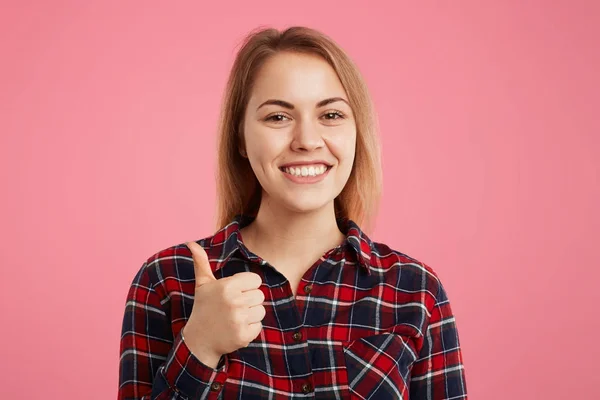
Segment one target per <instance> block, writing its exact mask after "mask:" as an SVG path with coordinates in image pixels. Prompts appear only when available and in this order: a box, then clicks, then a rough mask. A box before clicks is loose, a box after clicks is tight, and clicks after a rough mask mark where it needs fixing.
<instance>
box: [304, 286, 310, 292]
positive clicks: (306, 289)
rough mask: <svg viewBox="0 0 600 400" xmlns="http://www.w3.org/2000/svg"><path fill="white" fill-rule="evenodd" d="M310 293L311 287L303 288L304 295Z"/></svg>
mask: <svg viewBox="0 0 600 400" xmlns="http://www.w3.org/2000/svg"><path fill="white" fill-rule="evenodd" d="M310 292H312V285H306V286H304V293H307V294H308V293H310Z"/></svg>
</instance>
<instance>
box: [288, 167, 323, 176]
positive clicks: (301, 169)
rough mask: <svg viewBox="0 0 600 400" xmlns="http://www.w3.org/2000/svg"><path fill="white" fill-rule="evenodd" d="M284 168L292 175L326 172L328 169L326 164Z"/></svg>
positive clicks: (316, 174) (315, 174) (313, 174)
mask: <svg viewBox="0 0 600 400" xmlns="http://www.w3.org/2000/svg"><path fill="white" fill-rule="evenodd" d="M283 170H284V171H285V172H287V173H288V174H290V175H294V176H303V177H304V176H318V175H321V174H324V173H325V171H327V167H326V166H324V165H317V166H315V165H311V166H308V167H285V168H284V169H283Z"/></svg>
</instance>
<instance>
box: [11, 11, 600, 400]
mask: <svg viewBox="0 0 600 400" xmlns="http://www.w3.org/2000/svg"><path fill="white" fill-rule="evenodd" d="M357 3H359V2H357ZM367 3H368V4H369V5H367ZM597 4H598V3H597V2H594V1H588V2H580V1H555V2H544V1H529V2H521V1H488V2H481V1H458V2H418V4H417V2H398V1H389V2H385V3H383V2H360V4H357V5H353V4H351V2H348V1H345V2H339V3H337V4H328V3H324V2H322V1H302V2H296V3H295V4H292V3H289V2H285V4H283V5H282V3H280V2H274V1H260V2H244V1H236V2H214V3H212V4H208V3H206V2H158V1H150V2H148V1H144V2H135V1H129V2H122V1H119V2H117V1H110V2H107V1H86V2H83V1H80V2H77V1H72V2H67V1H53V2H45V1H37V2H34V1H13V2H3V3H2V5H1V6H0V7H1V11H0V32H1V36H0V46H1V47H0V50H1V54H2V62H1V63H0V73H1V79H2V82H1V90H0V117H1V119H0V132H1V142H0V155H1V158H0V159H1V162H2V165H1V169H0V174H1V176H2V197H1V201H2V207H0V210H1V211H0V212H1V213H2V215H1V220H2V223H1V227H2V231H1V234H2V237H1V243H2V279H1V280H0V282H1V283H0V285H1V290H0V295H1V296H2V297H1V298H0V300H1V304H2V317H3V323H2V328H1V329H0V335H1V336H0V339H1V340H2V346H0V348H1V350H0V352H1V353H0V359H1V360H2V362H1V365H2V367H1V368H2V373H1V374H0V380H2V382H1V385H0V398H2V399H42V398H44V399H82V398H85V399H97V400H100V399H109V398H115V396H116V390H117V379H118V375H117V372H118V357H119V354H118V351H119V337H120V329H121V321H122V316H123V310H124V305H125V304H124V301H125V296H126V294H127V289H128V287H129V285H130V283H131V280H132V278H133V276H134V274H135V273H136V272H137V270H138V269H139V267H140V266H141V264H142V263H143V261H144V260H145V259H146V258H147V257H149V256H150V255H151V254H153V253H154V252H156V251H158V250H161V249H164V248H166V247H168V246H171V245H174V244H178V243H182V242H183V241H186V240H195V239H199V238H201V237H204V236H208V235H210V234H211V233H213V225H212V221H213V206H214V194H215V191H214V181H213V173H214V162H215V154H214V144H215V128H216V122H217V114H218V107H219V102H220V99H221V94H222V89H223V87H224V84H225V80H226V76H227V73H228V70H229V68H230V66H231V63H232V60H233V56H234V52H235V49H236V45H237V44H238V42H239V41H240V39H241V38H242V37H243V36H244V34H245V33H246V32H248V31H249V30H251V29H252V28H255V27H256V26H258V25H272V26H275V27H277V28H283V27H287V26H290V25H296V24H300V25H307V26H311V27H315V28H317V29H320V30H322V31H324V32H325V33H327V34H329V35H331V36H332V37H333V38H334V39H335V40H337V41H338V42H339V43H340V44H341V45H342V46H343V47H344V48H345V49H346V50H347V51H348V52H349V53H350V55H351V56H352V57H353V58H354V59H355V60H356V62H357V64H358V65H359V67H360V68H361V70H362V71H363V73H364V75H365V77H366V79H367V82H368V84H369V87H370V89H371V91H372V95H373V97H374V99H375V103H376V106H377V110H378V113H379V116H380V124H381V140H382V142H383V146H384V147H383V149H384V150H383V152H384V154H383V160H384V172H385V193H384V200H383V204H382V209H381V215H380V218H379V220H378V221H379V222H378V225H377V229H376V231H375V232H374V233H373V235H371V236H372V237H373V238H374V239H376V240H378V241H383V242H386V243H388V244H390V245H391V246H392V247H394V248H396V249H398V250H400V251H402V252H405V253H407V254H409V255H411V256H413V257H415V258H417V259H420V260H421V261H423V262H426V263H428V264H429V265H431V266H432V267H433V268H434V269H435V270H436V271H437V272H438V274H439V275H440V277H441V278H442V282H444V284H445V286H446V287H447V290H448V293H449V296H450V300H451V303H452V304H453V308H454V310H455V314H456V319H457V323H458V327H459V332H460V337H461V341H462V345H463V351H464V359H465V363H466V369H467V384H468V388H469V394H470V398H472V399H487V400H495V399H505V398H512V399H542V398H543V399H552V400H554V399H598V398H600V386H598V384H597V382H598V381H597V379H598V378H597V375H598V371H599V370H600V366H599V361H598V359H599V356H600V350H599V349H600V346H599V344H598V343H599V342H598V332H599V329H600V324H599V322H598V321H599V313H598V309H597V303H598V301H599V300H600V299H599V296H598V283H597V280H598V278H599V277H600V276H599V273H598V267H600V257H599V256H598V252H597V250H598V249H597V246H598V237H599V233H600V223H599V222H600V221H599V219H600V218H599V213H598V201H599V199H598V194H599V185H598V168H599V166H598V161H597V160H598V149H599V148H600V143H599V142H600V140H599V137H598V136H599V129H600V124H599V119H598V110H599V109H600V104H599V101H598V90H599V88H600V85H599V83H600V82H599V73H598V71H600V60H599V58H600V57H599V54H600V52H599V51H598V49H599V48H600V40H599V38H600V30H599V28H598V26H599V24H600V21H599V18H598V16H599V15H600V9H599V7H598V5H597Z"/></svg>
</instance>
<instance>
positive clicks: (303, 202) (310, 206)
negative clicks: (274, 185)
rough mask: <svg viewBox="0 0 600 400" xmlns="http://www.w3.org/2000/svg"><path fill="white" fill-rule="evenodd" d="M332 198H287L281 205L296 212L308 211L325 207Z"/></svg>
mask: <svg viewBox="0 0 600 400" xmlns="http://www.w3.org/2000/svg"><path fill="white" fill-rule="evenodd" d="M332 201H333V199H329V198H327V199H315V198H312V199H308V198H307V199H303V198H302V197H299V198H295V199H287V201H284V202H283V204H282V205H283V206H284V207H285V208H287V209H288V210H290V211H294V212H297V213H308V212H313V211H318V210H320V209H322V208H323V207H326V206H327V205H328V204H329V203H331V202H332Z"/></svg>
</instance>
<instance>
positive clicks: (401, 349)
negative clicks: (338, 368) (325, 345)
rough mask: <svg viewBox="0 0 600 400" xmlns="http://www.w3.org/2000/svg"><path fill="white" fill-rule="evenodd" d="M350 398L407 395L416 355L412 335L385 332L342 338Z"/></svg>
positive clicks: (382, 398)
mask: <svg viewBox="0 0 600 400" xmlns="http://www.w3.org/2000/svg"><path fill="white" fill-rule="evenodd" d="M342 347H343V352H344V361H345V363H346V371H347V374H348V388H349V391H350V398H351V399H377V400H386V399H408V382H409V379H410V378H409V376H410V369H411V367H412V364H413V363H414V361H415V359H416V357H415V352H414V347H413V343H412V339H410V337H408V336H403V335H398V334H393V333H385V334H378V335H371V336H366V337H362V338H359V339H355V340H352V341H349V342H344V343H343V345H342Z"/></svg>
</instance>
